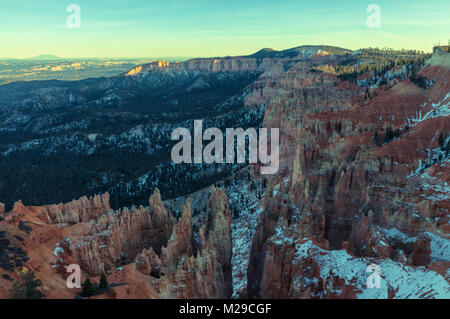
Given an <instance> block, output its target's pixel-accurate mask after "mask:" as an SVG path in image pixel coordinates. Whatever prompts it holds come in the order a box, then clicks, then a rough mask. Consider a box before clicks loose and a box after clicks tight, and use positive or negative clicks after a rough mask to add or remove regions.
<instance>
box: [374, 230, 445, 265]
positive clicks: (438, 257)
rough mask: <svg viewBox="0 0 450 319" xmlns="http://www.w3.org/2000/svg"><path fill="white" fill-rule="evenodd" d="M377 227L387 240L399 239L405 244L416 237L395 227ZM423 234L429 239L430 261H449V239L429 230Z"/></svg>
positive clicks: (413, 240)
mask: <svg viewBox="0 0 450 319" xmlns="http://www.w3.org/2000/svg"><path fill="white" fill-rule="evenodd" d="M378 229H379V230H380V231H381V232H383V233H384V235H385V236H386V238H387V239H388V240H389V241H401V242H403V243H405V244H407V243H414V242H415V241H416V238H417V236H411V237H410V236H408V235H406V234H404V233H402V232H401V231H399V230H398V229H397V228H391V229H386V228H383V227H379V226H378ZM425 235H426V236H428V238H430V240H431V243H430V247H431V254H430V257H431V261H432V262H435V261H450V240H449V239H447V238H443V237H440V236H438V235H436V234H433V233H430V232H426V233H425Z"/></svg>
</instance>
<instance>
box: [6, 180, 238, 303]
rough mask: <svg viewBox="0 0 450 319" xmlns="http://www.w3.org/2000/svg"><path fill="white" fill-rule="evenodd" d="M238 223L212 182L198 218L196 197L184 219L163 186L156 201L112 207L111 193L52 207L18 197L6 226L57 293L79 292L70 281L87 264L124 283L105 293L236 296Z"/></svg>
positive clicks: (86, 273) (93, 273) (50, 292)
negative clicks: (168, 204) (168, 203)
mask: <svg viewBox="0 0 450 319" xmlns="http://www.w3.org/2000/svg"><path fill="white" fill-rule="evenodd" d="M230 223H231V214H230V210H229V208H228V202H227V199H226V195H225V191H221V190H218V189H212V191H211V194H210V199H209V201H208V205H207V211H206V212H205V214H204V216H202V217H201V218H198V219H196V220H195V221H193V218H192V215H191V206H190V202H189V201H188V202H187V203H186V205H185V207H184V209H183V213H182V216H181V217H180V218H179V220H178V221H177V220H176V218H175V217H173V216H172V213H171V212H170V211H168V210H167V209H166V208H165V206H164V204H163V202H162V200H161V196H160V194H159V191H158V190H156V191H155V193H154V194H153V195H152V196H151V197H150V201H149V207H145V208H144V207H140V208H135V207H132V208H131V210H129V209H127V208H124V209H122V210H119V211H112V210H110V209H109V196H108V195H107V194H105V195H102V196H95V197H94V198H91V199H87V198H85V197H83V198H81V199H80V200H78V201H73V202H71V203H68V204H60V205H51V206H44V207H26V206H24V205H23V204H21V203H16V205H15V207H14V209H13V210H12V211H11V212H10V213H9V214H8V219H7V220H5V221H2V222H1V224H0V226H1V229H2V230H5V231H7V233H8V234H16V236H19V238H23V243H19V242H17V240H16V243H15V244H16V246H19V247H21V249H23V251H24V255H25V256H26V258H25V259H26V260H27V266H28V267H29V268H30V269H31V270H33V271H34V272H35V273H36V276H37V277H38V278H39V279H41V280H42V281H43V283H44V288H43V289H42V290H43V292H44V293H45V294H46V295H47V296H48V297H49V298H66V297H67V298H73V297H74V296H75V295H76V294H77V293H78V292H79V290H78V291H77V290H76V289H75V290H74V289H69V288H67V287H66V282H65V281H66V278H67V277H68V274H67V273H66V271H65V268H66V267H67V266H68V265H70V264H78V265H80V267H81V270H82V275H83V278H89V277H90V278H93V279H94V281H95V278H98V276H99V275H100V272H101V271H102V270H104V271H105V272H106V273H107V274H108V277H109V281H110V282H114V283H117V284H118V285H117V286H116V287H113V288H111V290H110V291H108V293H107V295H105V296H102V297H107V298H229V297H230V296H231V292H232V291H231V288H232V287H231V232H230ZM194 224H196V226H195V227H194ZM194 230H195V236H194ZM19 257H20V256H19ZM13 261H14V260H13ZM24 261H25V260H24ZM14 266H17V265H12V268H11V271H12V270H13V269H14ZM11 271H10V272H8V273H9V274H10V276H11V277H12V278H15V277H16V275H15V274H14V272H11ZM2 280H3V279H2ZM5 281H6V280H5ZM11 285H12V283H10V284H9V285H8V284H6V285H5V286H6V287H8V286H11ZM7 293H8V292H7V289H5V290H3V291H2V297H7Z"/></svg>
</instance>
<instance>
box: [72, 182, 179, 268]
mask: <svg viewBox="0 0 450 319" xmlns="http://www.w3.org/2000/svg"><path fill="white" fill-rule="evenodd" d="M149 205H150V206H149V207H148V208H144V207H142V206H141V207H139V208H136V207H132V208H131V210H129V209H127V208H124V209H122V210H119V211H115V212H114V211H111V210H110V211H108V212H107V213H105V214H103V215H101V216H99V217H98V219H97V221H96V223H95V224H94V225H92V227H91V228H90V229H89V231H88V232H87V233H85V234H83V236H81V237H80V238H79V239H78V240H74V241H73V242H72V245H71V247H70V250H71V252H72V256H73V258H74V259H75V260H78V261H79V264H80V266H81V267H82V268H83V269H84V270H85V271H86V272H88V273H90V274H92V275H98V274H100V272H101V270H102V269H105V270H106V271H109V270H112V269H115V268H116V267H119V266H122V265H124V264H128V263H130V262H132V261H133V260H134V257H135V256H136V255H137V254H138V253H140V252H141V251H142V249H144V248H147V247H152V248H153V249H154V250H155V251H156V252H158V253H160V252H161V247H162V246H164V245H166V244H167V241H168V239H169V236H170V235H171V233H172V227H173V224H174V218H173V216H172V214H171V212H170V211H167V210H166V209H165V207H164V204H163V202H162V200H161V196H160V194H159V191H158V190H156V191H155V192H154V194H153V195H152V196H151V197H150V201H149Z"/></svg>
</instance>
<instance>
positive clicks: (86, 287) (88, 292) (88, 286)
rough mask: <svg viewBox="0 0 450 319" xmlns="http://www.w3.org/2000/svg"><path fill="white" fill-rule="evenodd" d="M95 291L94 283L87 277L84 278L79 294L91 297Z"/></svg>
mask: <svg viewBox="0 0 450 319" xmlns="http://www.w3.org/2000/svg"><path fill="white" fill-rule="evenodd" d="M95 292H96V291H95V287H94V285H93V284H92V283H91V281H90V280H89V278H86V280H85V281H84V284H83V291H82V293H81V294H82V295H83V297H92V296H93V295H95Z"/></svg>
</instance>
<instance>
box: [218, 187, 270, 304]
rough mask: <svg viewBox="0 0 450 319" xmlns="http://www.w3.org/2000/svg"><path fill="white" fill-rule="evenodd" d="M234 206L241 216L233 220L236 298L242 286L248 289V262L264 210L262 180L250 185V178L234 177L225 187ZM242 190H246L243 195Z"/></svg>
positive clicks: (232, 234) (233, 272)
mask: <svg viewBox="0 0 450 319" xmlns="http://www.w3.org/2000/svg"><path fill="white" fill-rule="evenodd" d="M226 190H227V197H228V199H229V203H230V207H232V210H237V214H238V216H235V218H233V219H232V222H231V238H232V243H233V255H232V257H231V265H232V278H233V296H232V297H233V298H238V297H239V293H240V292H241V291H242V290H245V289H247V266H248V262H249V258H250V249H251V245H252V240H253V236H254V234H255V231H256V227H257V226H258V220H259V215H260V214H261V212H262V211H263V207H262V201H263V198H264V190H263V189H262V185H261V184H260V183H255V184H254V186H253V187H252V186H251V182H249V181H233V182H232V185H230V186H228V187H227V188H226ZM242 194H245V196H244V197H242Z"/></svg>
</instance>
